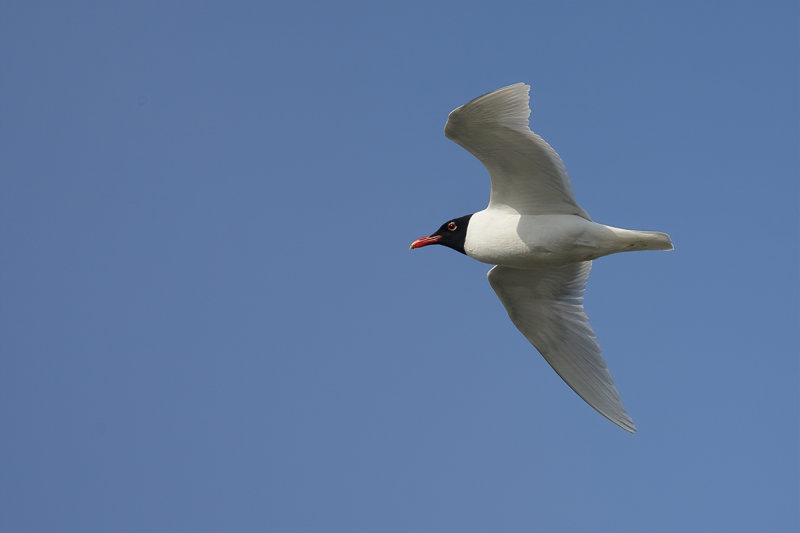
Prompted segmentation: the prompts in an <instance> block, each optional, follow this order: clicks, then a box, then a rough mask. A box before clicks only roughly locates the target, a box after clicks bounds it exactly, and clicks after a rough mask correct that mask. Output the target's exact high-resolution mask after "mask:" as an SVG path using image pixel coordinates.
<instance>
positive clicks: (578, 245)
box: [464, 208, 672, 268]
mask: <svg viewBox="0 0 800 533" xmlns="http://www.w3.org/2000/svg"><path fill="white" fill-rule="evenodd" d="M671 246H672V245H671V243H670V242H669V238H668V237H666V236H665V235H664V234H663V233H658V232H652V231H635V230H626V229H621V228H614V227H611V226H605V225H603V224H597V223H596V222H592V221H591V220H586V219H585V218H582V217H579V216H576V215H520V214H518V213H513V212H508V211H503V210H495V209H491V208H489V209H484V210H483V211H479V212H477V213H475V214H474V215H472V218H470V221H469V226H468V227H467V234H466V239H465V243H464V250H465V253H466V255H468V256H470V257H472V258H473V259H476V260H478V261H480V262H482V263H488V264H490V265H502V266H508V267H514V268H531V267H535V266H538V265H542V264H552V265H563V264H565V263H574V262H578V261H591V260H592V259H597V258H598V257H602V256H604V255H609V254H614V253H618V252H628V251H636V250H664V249H669V248H671Z"/></svg>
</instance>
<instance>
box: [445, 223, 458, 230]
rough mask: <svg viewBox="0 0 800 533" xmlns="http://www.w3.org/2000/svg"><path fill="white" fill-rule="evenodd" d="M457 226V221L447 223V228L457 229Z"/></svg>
mask: <svg viewBox="0 0 800 533" xmlns="http://www.w3.org/2000/svg"><path fill="white" fill-rule="evenodd" d="M456 227H457V226H456V223H455V222H448V223H447V229H449V230H450V231H455V230H456Z"/></svg>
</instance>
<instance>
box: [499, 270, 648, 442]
mask: <svg viewBox="0 0 800 533" xmlns="http://www.w3.org/2000/svg"><path fill="white" fill-rule="evenodd" d="M591 268H592V262H591V261H584V262H582V263H570V264H567V265H564V266H560V267H541V268H537V269H531V270H520V269H515V268H508V267H502V266H496V267H494V268H492V269H491V270H490V271H489V274H488V278H489V283H490V284H491V285H492V288H493V289H494V291H495V292H496V293H497V296H499V297H500V301H501V302H503V305H504V306H505V308H506V311H508V316H509V317H511V321H512V322H513V323H514V325H515V326H517V329H519V330H520V331H521V332H522V334H523V335H525V337H527V338H528V340H529V341H530V342H531V344H533V345H534V346H535V347H536V349H537V350H539V352H540V353H541V354H542V355H543V356H544V358H545V359H546V360H547V362H548V363H550V366H552V367H553V369H554V370H555V371H556V372H558V375H559V376H561V378H562V379H563V380H564V381H565V382H566V383H567V385H569V386H570V387H571V388H572V390H574V391H575V392H577V393H578V395H579V396H580V397H581V398H583V399H584V400H586V403H588V404H589V405H591V406H592V407H594V408H595V409H597V410H598V411H599V412H600V413H601V414H602V415H603V416H605V417H606V418H608V419H609V420H611V421H612V422H614V423H615V424H617V425H618V426H620V427H621V428H622V429H624V430H626V431H630V432H631V433H633V432H635V431H636V426H634V425H633V420H631V417H629V416H628V413H626V412H625V407H623V405H622V401H621V400H620V398H619V393H618V392H617V388H616V387H615V386H614V380H613V379H612V378H611V374H610V373H609V371H608V368H607V367H606V363H605V361H603V357H602V355H600V345H599V344H598V343H597V337H595V334H594V331H592V327H591V326H590V325H589V319H588V318H587V317H586V314H585V313H584V312H583V292H584V289H585V288H586V280H587V279H588V278H589V271H590V270H591Z"/></svg>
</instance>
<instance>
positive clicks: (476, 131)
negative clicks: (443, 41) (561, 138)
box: [444, 83, 591, 220]
mask: <svg viewBox="0 0 800 533" xmlns="http://www.w3.org/2000/svg"><path fill="white" fill-rule="evenodd" d="M529 91H530V86H528V85H525V84H524V83H517V84H515V85H509V86H508V87H504V88H502V89H498V90H496V91H494V92H491V93H489V94H485V95H483V96H480V97H478V98H476V99H475V100H472V101H471V102H469V103H467V104H464V105H463V106H461V107H459V108H457V109H455V110H453V112H451V113H450V116H449V117H448V119H447V124H446V125H445V127H444V134H445V136H446V137H447V138H448V139H451V140H453V141H455V142H456V143H458V144H460V145H461V146H463V147H464V148H466V149H467V150H468V151H469V152H470V153H471V154H472V155H474V156H475V157H477V158H478V159H479V160H480V161H481V163H483V164H484V165H485V166H486V168H487V170H488V171H489V175H490V176H491V178H492V194H491V198H490V200H489V208H498V209H503V208H506V207H510V208H512V209H513V210H514V211H517V212H518V213H521V214H528V215H545V214H568V215H578V216H580V217H583V218H585V219H587V220H591V219H590V218H589V215H588V214H587V213H586V211H584V210H583V209H581V208H580V206H578V204H577V203H575V196H574V195H573V193H572V187H571V186H570V184H569V178H568V177H567V171H566V170H565V169H564V163H563V162H562V161H561V158H560V157H559V156H558V154H557V153H556V151H555V150H553V148H551V147H550V145H549V144H547V143H546V142H545V141H544V139H542V138H541V137H539V136H538V135H536V134H535V133H533V132H532V131H531V130H530V128H529V127H528V117H529V116H530V114H531V108H530V107H529V106H528V102H529V97H528V92H529Z"/></svg>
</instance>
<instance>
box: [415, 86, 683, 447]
mask: <svg viewBox="0 0 800 533" xmlns="http://www.w3.org/2000/svg"><path fill="white" fill-rule="evenodd" d="M529 92H530V86H529V85H526V84H524V83H516V84H514V85H509V86H508V87H503V88H502V89H498V90H496V91H493V92H490V93H488V94H485V95H483V96H480V97H478V98H476V99H474V100H472V101H470V102H468V103H466V104H464V105H463V106H461V107H458V108H456V109H455V110H453V111H452V112H451V113H450V115H449V116H448V119H447V124H446V125H445V128H444V134H445V136H446V137H447V138H448V139H450V140H452V141H454V142H456V143H457V144H459V145H461V146H462V147H463V148H465V149H466V150H467V151H468V152H470V153H471V154H472V155H474V156H475V157H477V158H478V159H479V160H480V162H481V163H483V164H484V166H485V167H486V169H487V170H488V171H489V176H490V177H491V182H492V188H491V194H490V197H489V205H488V206H487V207H486V209H484V210H483V211H478V212H477V213H472V214H470V215H466V216H462V217H459V218H453V219H450V220H448V221H447V222H445V223H444V224H442V225H441V227H440V228H439V229H438V230H436V232H435V233H433V234H431V235H428V236H427V237H422V238H420V239H417V240H415V241H414V242H412V243H411V248H412V249H414V248H420V247H423V246H428V245H432V244H438V245H442V246H447V247H449V248H452V249H453V250H456V251H457V252H460V253H462V254H465V255H467V256H469V257H471V258H473V259H476V260H478V261H480V262H482V263H488V264H490V265H495V266H493V267H492V268H491V269H490V270H489V272H488V274H487V277H488V278H489V284H490V285H491V286H492V289H494V291H495V293H497V296H498V297H499V298H500V301H501V302H502V304H503V306H504V307H505V309H506V311H507V312H508V316H509V317H510V318H511V321H512V322H513V323H514V325H515V326H516V327H517V329H519V331H520V332H521V333H522V334H523V335H524V336H525V337H526V338H527V339H528V341H529V342H530V343H531V344H532V345H533V346H534V347H535V348H536V349H537V350H538V351H539V353H541V354H542V356H543V357H544V358H545V360H546V361H547V362H548V363H549V364H550V366H552V367H553V369H554V370H555V371H556V372H557V373H558V375H559V376H561V378H562V379H563V380H564V381H565V382H566V384H567V385H569V386H570V387H571V388H572V390H574V391H575V392H576V393H578V395H579V396H580V397H581V398H583V399H584V400H585V401H586V403H588V404H589V405H591V406H592V407H594V408H595V409H596V410H597V411H598V412H599V413H600V414H602V415H603V416H605V417H606V418H608V419H609V420H611V421H612V422H614V423H615V424H617V425H618V426H619V427H621V428H622V429H624V430H626V431H629V432H631V433H633V432H635V431H636V426H635V425H634V423H633V420H632V419H631V417H630V416H629V415H628V413H627V412H626V411H625V407H624V406H623V405H622V400H621V399H620V396H619V392H618V391H617V388H616V386H615V385H614V380H613V379H612V377H611V373H610V372H609V371H608V367H607V366H606V363H605V361H604V360H603V356H602V355H601V351H600V345H599V344H598V342H597V337H596V336H595V334H594V331H593V330H592V327H591V326H590V325H589V319H588V318H587V316H586V314H585V313H584V311H583V294H584V291H585V289H586V281H587V279H588V278H589V271H590V270H591V268H592V260H594V259H597V258H598V257H602V256H604V255H609V254H615V253H619V252H633V251H638V250H672V249H673V246H672V241H671V239H670V238H669V235H667V234H666V233H659V232H656V231H635V230H628V229H621V228H615V227H612V226H605V225H603V224H598V223H596V222H593V221H592V219H591V218H590V217H589V214H588V213H586V211H584V210H583V209H582V208H581V207H580V206H579V205H578V204H577V203H576V201H575V196H574V194H573V192H572V187H571V186H570V183H569V178H568V177H567V172H566V170H565V168H564V163H563V162H562V161H561V157H559V155H558V154H557V153H556V151H555V150H553V148H552V147H551V146H550V145H549V144H547V142H545V140H544V139H542V138H541V137H540V136H538V135H536V134H535V133H533V131H531V129H530V127H529V125H528V118H529V117H530V114H531V109H530V105H529V101H530V98H529Z"/></svg>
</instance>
